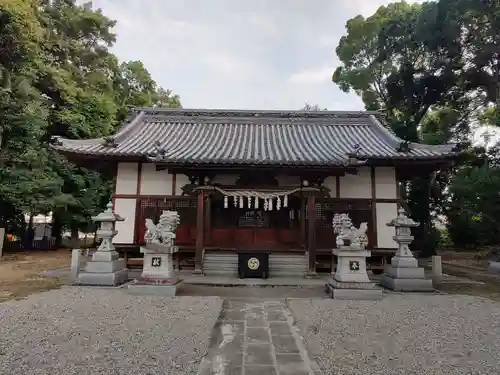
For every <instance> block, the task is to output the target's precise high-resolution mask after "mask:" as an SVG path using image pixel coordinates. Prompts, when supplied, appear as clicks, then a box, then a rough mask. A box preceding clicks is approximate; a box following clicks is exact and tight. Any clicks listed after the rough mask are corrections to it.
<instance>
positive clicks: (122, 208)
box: [113, 198, 137, 244]
mask: <svg viewBox="0 0 500 375" xmlns="http://www.w3.org/2000/svg"><path fill="white" fill-rule="evenodd" d="M136 207H137V206H136V200H135V199H134V198H116V199H115V213H117V214H118V215H120V216H121V217H123V218H124V219H125V220H124V221H119V222H117V223H116V230H117V231H118V234H117V235H116V236H115V238H113V243H120V244H132V243H134V230H135V211H136Z"/></svg>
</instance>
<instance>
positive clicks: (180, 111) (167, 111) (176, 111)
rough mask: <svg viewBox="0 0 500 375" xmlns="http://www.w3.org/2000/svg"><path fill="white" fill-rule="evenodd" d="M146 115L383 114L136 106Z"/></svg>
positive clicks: (303, 115)
mask: <svg viewBox="0 0 500 375" xmlns="http://www.w3.org/2000/svg"><path fill="white" fill-rule="evenodd" d="M134 110H135V111H139V112H143V113H145V114H146V115H159V116H162V115H163V116H165V115H170V116H185V117H199V116H206V117H264V118H335V117H346V118H349V117H368V116H370V115H378V116H380V115H382V114H381V113H380V112H378V111H304V110H248V109H186V108H150V107H146V108H134Z"/></svg>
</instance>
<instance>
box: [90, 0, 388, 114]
mask: <svg viewBox="0 0 500 375" xmlns="http://www.w3.org/2000/svg"><path fill="white" fill-rule="evenodd" d="M82 2H83V1H82ZM389 2H390V1H387V0H348V1H343V0H309V1H306V0H251V1H242V0H182V1H179V0H177V1H174V0H94V1H93V5H94V7H97V8H101V9H102V10H103V12H104V13H105V14H106V15H107V16H108V17H110V18H111V19H114V20H116V21H118V24H117V26H116V28H115V32H116V34H117V35H118V41H117V43H116V45H115V47H114V49H113V52H114V53H115V54H116V55H117V56H118V57H119V58H120V59H122V60H141V61H143V63H144V64H145V66H146V68H147V69H148V70H149V71H150V72H151V74H152V76H153V78H154V79H155V80H156V81H157V82H158V83H159V84H160V85H161V86H163V87H165V88H170V89H172V90H173V91H174V92H176V93H178V94H179V95H180V96H181V101H182V104H183V106H184V107H186V108H238V109H298V108H300V107H302V106H303V104H304V102H306V101H307V102H309V103H311V104H319V105H320V106H322V107H327V108H328V109H332V110H352V109H362V108H363V105H362V102H361V100H360V99H359V98H358V97H357V96H356V95H355V94H345V93H343V92H341V91H340V90H339V89H338V88H337V87H336V85H335V84H334V83H332V81H331V76H332V73H333V71H334V70H335V67H336V66H337V65H338V60H337V57H336V54H335V47H336V45H337V43H338V41H339V39H340V37H341V36H342V35H344V30H345V29H344V27H345V23H346V21H347V20H348V19H350V18H352V17H354V16H356V15H357V14H360V13H361V14H363V15H365V16H368V15H371V14H373V12H375V10H376V9H377V8H378V7H379V6H380V5H385V4H387V3H389Z"/></svg>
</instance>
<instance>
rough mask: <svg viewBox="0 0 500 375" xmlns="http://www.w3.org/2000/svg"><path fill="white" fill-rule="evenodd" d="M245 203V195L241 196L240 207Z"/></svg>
mask: <svg viewBox="0 0 500 375" xmlns="http://www.w3.org/2000/svg"><path fill="white" fill-rule="evenodd" d="M244 204H245V202H244V201H243V197H240V208H243V205H244Z"/></svg>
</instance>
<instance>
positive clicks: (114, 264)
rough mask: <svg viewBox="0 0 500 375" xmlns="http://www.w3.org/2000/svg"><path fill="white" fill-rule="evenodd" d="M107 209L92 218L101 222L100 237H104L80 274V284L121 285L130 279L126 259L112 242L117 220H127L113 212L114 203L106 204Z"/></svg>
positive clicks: (77, 281) (78, 280)
mask: <svg viewBox="0 0 500 375" xmlns="http://www.w3.org/2000/svg"><path fill="white" fill-rule="evenodd" d="M106 207H107V209H106V211H104V212H102V213H100V214H99V215H97V216H95V217H93V218H92V220H94V221H95V222H97V223H100V228H99V229H98V230H97V232H96V233H97V236H98V238H100V239H102V241H101V244H100V246H99V248H98V249H97V251H96V252H95V253H94V254H93V255H92V259H91V260H90V261H89V262H88V263H87V265H86V266H85V270H84V271H83V272H81V273H79V274H78V277H77V280H76V284H79V285H119V284H123V283H124V282H125V281H127V280H128V271H127V268H126V266H125V261H124V260H123V259H119V255H118V253H117V252H116V250H115V246H114V245H113V243H112V239H113V237H115V236H116V235H117V234H118V232H117V231H116V230H115V225H116V222H117V221H123V220H125V219H124V218H122V217H121V216H119V215H117V214H115V213H114V212H113V204H112V203H111V202H110V203H108V205H107V206H106Z"/></svg>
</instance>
